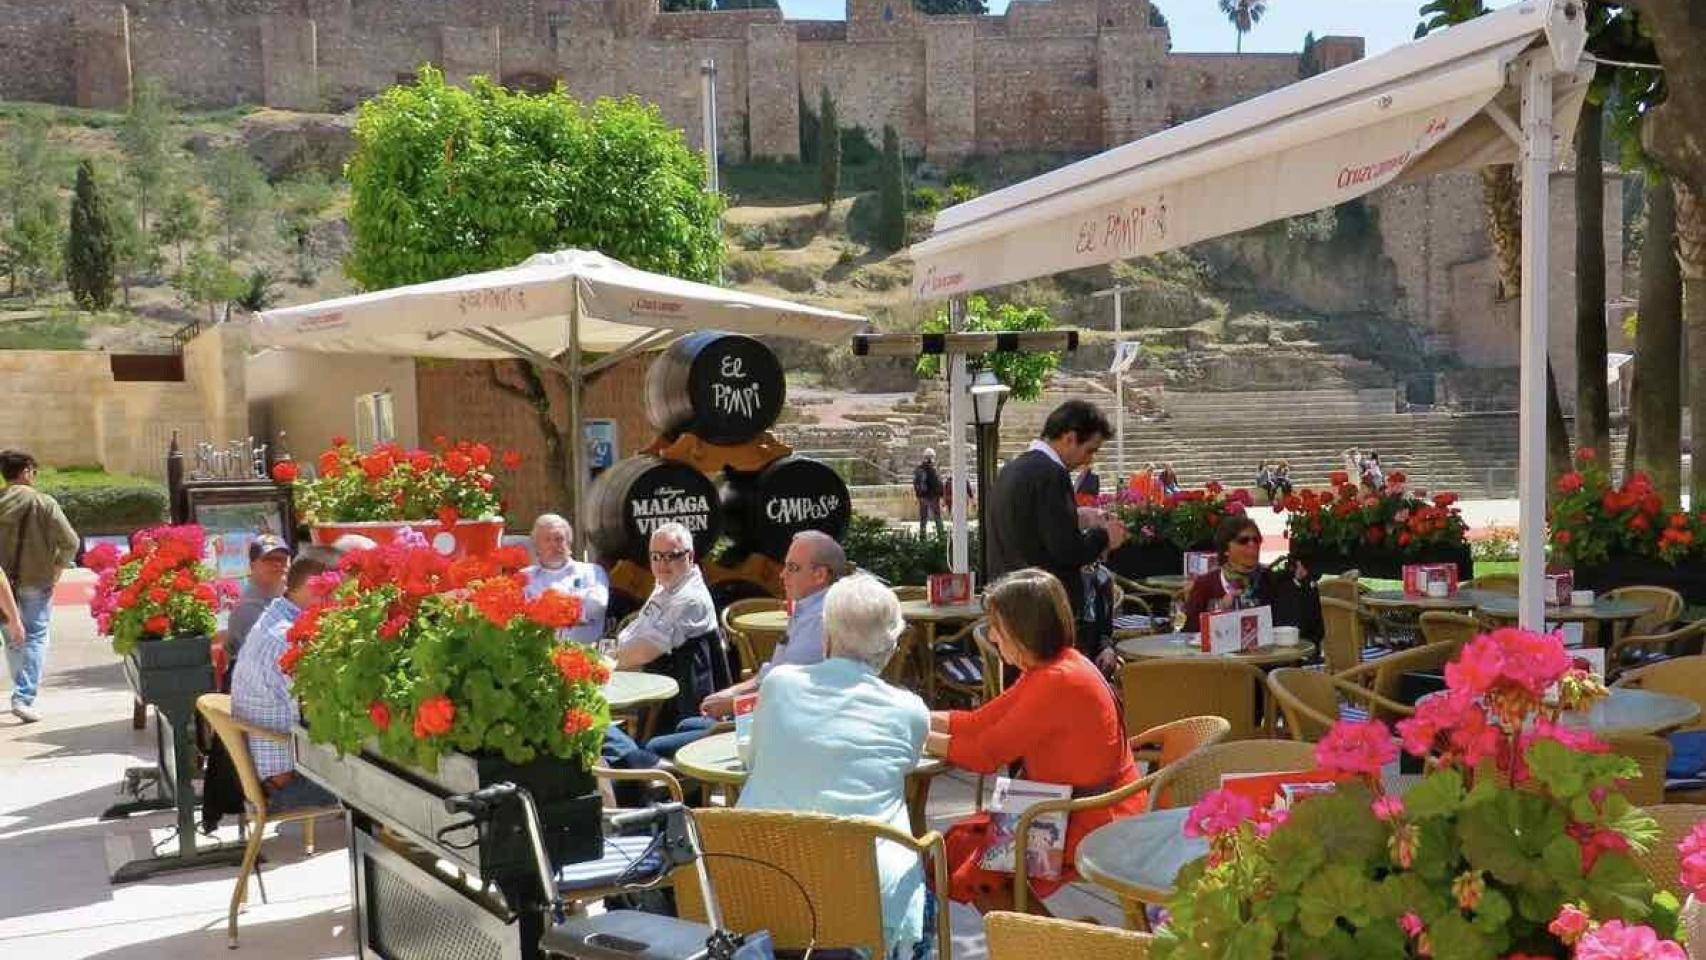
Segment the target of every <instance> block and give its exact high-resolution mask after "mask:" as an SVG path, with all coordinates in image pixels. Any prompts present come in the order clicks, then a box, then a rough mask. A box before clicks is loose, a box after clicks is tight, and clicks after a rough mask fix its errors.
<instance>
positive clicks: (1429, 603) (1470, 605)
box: [1361, 589, 1508, 610]
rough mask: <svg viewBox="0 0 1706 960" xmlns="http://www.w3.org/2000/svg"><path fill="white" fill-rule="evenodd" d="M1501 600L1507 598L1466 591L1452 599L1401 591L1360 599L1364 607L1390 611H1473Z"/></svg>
mask: <svg viewBox="0 0 1706 960" xmlns="http://www.w3.org/2000/svg"><path fill="white" fill-rule="evenodd" d="M1501 598H1508V597H1507V595H1506V594H1500V593H1494V592H1493V591H1491V590H1474V589H1466V590H1459V591H1457V595H1456V596H1453V597H1413V596H1410V595H1408V594H1406V593H1405V592H1404V591H1402V590H1375V591H1373V592H1371V593H1365V594H1363V595H1362V598H1361V599H1362V602H1363V604H1364V605H1366V606H1369V607H1374V608H1383V609H1391V610H1404V609H1410V610H1474V609H1475V608H1476V607H1479V606H1482V605H1483V604H1487V603H1491V602H1494V601H1496V600H1499V599H1501Z"/></svg>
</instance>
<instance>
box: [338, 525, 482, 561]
mask: <svg viewBox="0 0 1706 960" xmlns="http://www.w3.org/2000/svg"><path fill="white" fill-rule="evenodd" d="M409 528H413V529H414V530H416V531H418V532H419V533H420V534H421V535H422V536H424V537H426V538H427V542H429V543H431V544H432V548H433V549H434V550H437V551H438V552H439V553H441V554H444V555H445V556H447V557H450V558H452V559H460V558H462V557H469V556H474V557H481V556H485V555H486V554H488V553H491V552H492V551H493V550H496V549H497V548H498V544H499V543H501V542H502V541H503V532H504V521H503V518H502V517H494V518H492V519H490V520H458V521H456V525H455V526H454V527H451V528H450V529H448V530H447V529H445V527H444V524H442V523H439V522H438V521H437V520H411V521H404V520H376V521H365V522H361V523H316V524H314V526H313V527H312V528H310V529H311V531H312V534H313V539H314V543H315V544H316V545H318V546H322V547H329V546H331V545H332V544H333V543H334V542H336V541H337V539H338V538H339V537H341V536H344V535H345V534H351V533H353V534H358V535H360V536H363V537H366V538H368V539H369V540H372V541H373V542H374V543H378V544H386V543H390V542H391V541H393V540H395V539H396V538H397V537H398V535H399V534H401V533H402V532H403V531H404V530H405V529H409Z"/></svg>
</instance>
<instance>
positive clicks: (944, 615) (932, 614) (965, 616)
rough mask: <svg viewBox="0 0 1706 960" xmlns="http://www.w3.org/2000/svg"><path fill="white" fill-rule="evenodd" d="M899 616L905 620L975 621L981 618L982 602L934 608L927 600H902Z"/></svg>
mask: <svg viewBox="0 0 1706 960" xmlns="http://www.w3.org/2000/svg"><path fill="white" fill-rule="evenodd" d="M900 615H901V616H902V617H904V618H905V619H907V620H922V621H937V622H940V621H947V620H976V619H978V618H979V617H981V616H983V600H982V599H981V598H979V599H975V600H973V601H972V602H971V603H955V604H943V605H941V606H935V605H932V604H931V603H930V601H928V600H902V601H901V604H900Z"/></svg>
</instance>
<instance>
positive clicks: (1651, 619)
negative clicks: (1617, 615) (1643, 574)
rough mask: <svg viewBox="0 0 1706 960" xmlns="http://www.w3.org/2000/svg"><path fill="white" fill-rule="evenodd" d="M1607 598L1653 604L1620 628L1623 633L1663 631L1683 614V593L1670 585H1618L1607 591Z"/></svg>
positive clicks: (1639, 633)
mask: <svg viewBox="0 0 1706 960" xmlns="http://www.w3.org/2000/svg"><path fill="white" fill-rule="evenodd" d="M1605 599H1607V600H1632V601H1634V602H1635V603H1645V604H1650V605H1651V606H1652V608H1653V609H1652V611H1651V612H1649V613H1643V614H1641V615H1640V616H1638V617H1636V618H1635V619H1633V620H1631V621H1629V622H1628V623H1627V624H1624V625H1622V626H1621V627H1620V628H1619V631H1620V634H1621V633H1631V634H1635V635H1638V636H1639V635H1650V634H1654V633H1663V632H1664V631H1666V630H1669V629H1670V628H1671V625H1672V624H1674V623H1676V621H1677V618H1678V617H1681V616H1682V607H1683V602H1682V594H1680V593H1677V592H1676V591H1675V590H1672V589H1671V588H1669V587H1646V586H1635V587H1618V588H1616V589H1614V590H1607V591H1606V592H1605Z"/></svg>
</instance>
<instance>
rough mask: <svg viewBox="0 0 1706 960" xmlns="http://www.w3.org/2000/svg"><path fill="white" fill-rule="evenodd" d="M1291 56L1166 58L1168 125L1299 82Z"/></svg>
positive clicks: (1194, 55)
mask: <svg viewBox="0 0 1706 960" xmlns="http://www.w3.org/2000/svg"><path fill="white" fill-rule="evenodd" d="M1300 59H1301V58H1300V57H1299V56H1298V55H1297V54H1291V53H1245V54H1233V53H1171V54H1168V55H1167V60H1166V66H1167V112H1168V117H1167V120H1168V123H1169V124H1172V123H1183V122H1185V121H1188V120H1195V119H1196V118H1198V117H1202V116H1206V115H1208V114H1211V113H1213V112H1214V111H1216V110H1222V109H1225V108H1226V107H1229V106H1231V105H1233V104H1235V103H1242V102H1243V101H1245V100H1251V99H1254V98H1256V97H1259V96H1261V95H1262V94H1264V93H1267V92H1269V91H1270V90H1278V89H1279V88H1280V87H1283V86H1285V85H1287V84H1290V83H1296V82H1297V68H1298V64H1299V61H1300Z"/></svg>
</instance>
